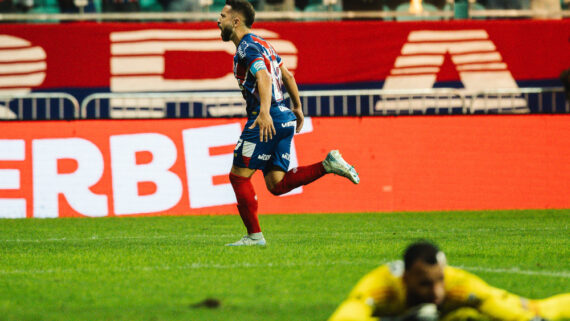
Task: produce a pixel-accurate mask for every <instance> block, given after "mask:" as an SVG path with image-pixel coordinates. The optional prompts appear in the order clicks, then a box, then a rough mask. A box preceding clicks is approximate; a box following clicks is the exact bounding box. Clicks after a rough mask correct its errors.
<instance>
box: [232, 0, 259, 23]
mask: <svg viewBox="0 0 570 321" xmlns="http://www.w3.org/2000/svg"><path fill="white" fill-rule="evenodd" d="M226 5H229V6H231V7H232V10H234V11H237V12H239V13H241V14H242V15H243V16H244V17H245V21H244V23H245V26H246V27H248V28H251V25H253V21H254V20H255V10H254V9H253V6H252V5H251V3H249V1H247V0H226Z"/></svg>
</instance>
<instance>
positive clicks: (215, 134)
mask: <svg viewBox="0 0 570 321" xmlns="http://www.w3.org/2000/svg"><path fill="white" fill-rule="evenodd" d="M240 133H241V126H240V124H239V123H233V124H228V125H219V126H211V127H203V128H193V129H186V130H184V131H182V137H183V139H184V153H185V155H186V172H187V175H188V192H189V193H190V207H191V208H200V207H208V206H217V205H226V204H234V203H236V197H235V194H234V191H233V189H232V186H231V185H230V184H220V185H214V183H213V180H212V177H214V176H218V175H229V173H230V169H231V166H232V159H233V155H232V154H224V155H216V156H210V147H216V146H227V145H234V144H235V143H236V142H237V141H238V139H239V135H240Z"/></svg>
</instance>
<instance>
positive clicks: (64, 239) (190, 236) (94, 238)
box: [0, 226, 568, 244]
mask: <svg viewBox="0 0 570 321" xmlns="http://www.w3.org/2000/svg"><path fill="white" fill-rule="evenodd" d="M497 230H500V231H501V232H533V231H537V232H539V231H564V230H568V226H564V227H556V228H554V227H544V228H524V227H521V228H478V229H471V230H469V231H470V232H492V231H497ZM426 231H429V232H433V231H434V230H430V229H416V230H408V231H406V232H407V233H425V232H426ZM456 231H459V232H464V230H463V229H457V230H455V229H449V230H445V232H446V233H454V232H456ZM302 234H303V233H302V232H300V233H276V235H278V236H295V235H296V236H299V235H302ZM310 234H311V237H320V236H327V237H328V236H342V235H351V236H358V235H388V232H387V231H370V232H326V231H324V232H316V231H311V233H310ZM232 237H234V238H239V237H240V235H239V234H215V233H208V234H187V235H184V236H180V235H179V234H172V235H150V236H149V235H140V236H106V237H100V236H98V235H93V236H90V237H81V238H69V237H61V238H48V239H5V240H2V239H0V244H2V243H42V242H82V241H101V240H103V241H108V240H119V241H120V240H144V239H149V240H157V239H180V240H186V239H194V238H216V239H219V238H232Z"/></svg>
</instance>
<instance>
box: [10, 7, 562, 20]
mask: <svg viewBox="0 0 570 321" xmlns="http://www.w3.org/2000/svg"><path fill="white" fill-rule="evenodd" d="M468 15H469V17H473V18H487V17H489V18H497V17H503V18H529V17H552V18H570V10H561V11H552V10H538V9H534V10H469V11H468ZM218 16H219V12H130V13H118V12H110V13H1V14H0V22H6V21H113V20H122V21H125V20H132V21H151V20H154V21H167V20H174V21H216V20H217V19H218ZM403 17H412V18H415V19H417V20H422V19H438V18H439V19H442V20H449V19H452V18H453V17H454V12H453V10H438V11H423V12H421V13H417V14H412V13H409V12H406V11H323V12H297V11H259V12H257V13H256V15H255V18H256V20H258V21H275V20H298V21H310V20H347V19H348V20H349V19H355V20H358V19H384V20H398V18H403Z"/></svg>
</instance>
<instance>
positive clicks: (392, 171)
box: [0, 115, 570, 218]
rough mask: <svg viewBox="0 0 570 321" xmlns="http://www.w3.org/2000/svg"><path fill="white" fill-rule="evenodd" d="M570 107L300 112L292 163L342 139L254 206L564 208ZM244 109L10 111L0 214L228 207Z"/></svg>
mask: <svg viewBox="0 0 570 321" xmlns="http://www.w3.org/2000/svg"><path fill="white" fill-rule="evenodd" d="M569 122H570V115H551V116H545V115H525V116H432V117H363V118H351V117H343V118H312V119H311V118H309V119H307V122H306V126H305V130H304V131H303V132H302V133H300V134H298V135H296V136H295V139H294V143H293V146H292V152H291V154H292V160H291V163H292V166H297V164H300V165H307V164H311V163H314V162H318V161H321V160H322V159H323V158H324V156H325V155H326V153H327V152H328V151H329V150H330V149H336V148H338V149H340V151H341V152H342V154H343V156H344V157H345V158H346V159H347V160H348V161H350V162H351V163H353V164H354V165H355V167H356V168H357V170H358V172H359V174H360V176H361V183H360V184H359V185H353V184H352V183H350V182H349V181H348V180H346V179H344V178H341V177H338V176H333V175H327V176H325V177H324V178H322V179H320V180H318V181H316V182H314V183H313V184H310V185H308V186H304V187H302V189H298V190H295V191H293V192H291V194H288V195H284V196H280V197H276V196H273V195H271V194H270V193H269V192H268V191H267V190H266V188H265V184H264V182H263V179H262V176H261V174H259V173H257V174H255V175H254V179H253V181H254V186H255V189H256V191H257V194H258V198H259V206H260V207H259V210H260V212H261V213H343V212H376V211H384V212H392V211H435V210H484V209H525V208H539V209H548V208H570V127H569V126H568V123H569ZM242 126H243V121H242V120H240V119H194V120H160V121H157V120H111V121H109V120H87V121H71V122H66V121H36V122H7V123H4V124H3V125H2V137H1V139H0V217H14V218H17V217H69V216H125V215H166V214H167V215H198V214H228V213H237V210H236V208H235V198H234V195H233V191H232V189H231V185H230V184H229V179H228V177H227V175H228V172H229V168H230V166H231V162H232V157H233V146H234V144H235V142H236V141H237V138H238V136H239V134H240V132H241V128H242Z"/></svg>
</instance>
